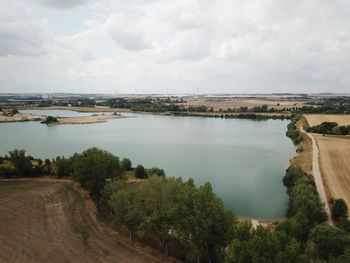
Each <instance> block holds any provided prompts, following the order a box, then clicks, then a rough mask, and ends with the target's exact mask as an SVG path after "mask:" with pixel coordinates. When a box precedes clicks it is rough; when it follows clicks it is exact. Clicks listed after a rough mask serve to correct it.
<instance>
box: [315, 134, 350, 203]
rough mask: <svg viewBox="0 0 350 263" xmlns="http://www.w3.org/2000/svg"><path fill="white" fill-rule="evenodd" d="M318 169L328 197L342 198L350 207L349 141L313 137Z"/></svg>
mask: <svg viewBox="0 0 350 263" xmlns="http://www.w3.org/2000/svg"><path fill="white" fill-rule="evenodd" d="M315 138H316V141H317V145H318V148H319V154H320V156H319V158H320V168H321V173H322V177H323V180H324V183H325V186H326V188H327V190H328V195H329V197H331V198H333V199H336V198H343V199H344V200H345V201H346V203H347V205H348V206H350V159H349V156H350V139H347V138H337V137H334V136H315Z"/></svg>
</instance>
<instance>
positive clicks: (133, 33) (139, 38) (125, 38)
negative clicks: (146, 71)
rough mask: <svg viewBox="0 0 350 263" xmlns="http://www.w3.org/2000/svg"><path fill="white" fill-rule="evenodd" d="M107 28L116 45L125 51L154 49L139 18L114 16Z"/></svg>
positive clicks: (110, 17)
mask: <svg viewBox="0 0 350 263" xmlns="http://www.w3.org/2000/svg"><path fill="white" fill-rule="evenodd" d="M106 26H107V29H108V32H109V33H110V35H111V37H112V38H113V40H114V41H115V43H116V44H117V45H120V46H121V47H123V48H125V49H130V50H142V49H148V48H151V47H152V45H151V42H150V41H149V40H148V39H147V38H146V36H145V33H144V30H143V26H142V24H141V23H140V22H139V21H138V19H137V17H127V16H123V15H117V14H112V15H110V16H109V18H108V19H107V22H106Z"/></svg>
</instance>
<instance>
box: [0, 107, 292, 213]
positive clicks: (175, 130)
mask: <svg viewBox="0 0 350 263" xmlns="http://www.w3.org/2000/svg"><path fill="white" fill-rule="evenodd" d="M64 114H72V113H71V112H68V113H67V112H65V113H64ZM74 114H75V115H74V116H77V115H76V114H78V115H80V114H82V115H85V114H88V115H89V114H91V113H74ZM50 115H52V114H50ZM82 115H81V116H82ZM66 116H67V115H66ZM71 116H72V115H71ZM287 124H288V121H281V120H268V121H252V120H239V119H215V118H201V117H180V116H177V117H174V116H158V115H142V114H140V115H137V117H135V118H125V119H115V120H110V121H108V122H106V123H96V124H88V125H77V124H75V125H53V126H47V125H43V124H40V123H39V122H21V123H2V124H0V138H1V139H0V145H1V147H0V154H1V155H4V154H6V153H7V151H9V150H12V149H14V148H21V149H26V150H27V152H28V153H29V154H31V155H33V156H35V157H40V158H46V157H56V156H57V155H65V156H70V155H71V154H73V153H75V152H79V151H82V150H85V149H87V148H89V147H93V146H96V147H100V148H103V149H106V150H108V151H111V152H112V153H114V154H116V155H118V156H120V157H128V158H130V159H131V160H132V161H133V165H137V164H139V163H140V164H143V165H144V166H145V167H153V166H158V167H161V168H164V169H165V171H166V174H167V175H168V176H181V177H182V178H183V179H188V178H194V180H195V182H196V183H197V184H203V183H204V182H206V181H209V182H210V183H211V184H212V186H213V189H214V191H215V192H216V193H217V194H218V195H219V196H220V197H221V198H222V199H223V201H224V205H225V207H226V208H230V209H233V210H234V212H235V213H236V214H237V215H239V216H249V217H255V218H264V219H272V218H279V217H282V216H284V214H285V210H286V206H287V195H286V189H285V188H284V186H283V184H282V177H283V175H284V172H285V169H286V168H287V164H288V160H289V159H290V158H292V156H293V155H294V153H295V149H294V147H293V145H292V142H291V141H290V140H289V139H288V138H287V137H286V136H285V131H286V125H287Z"/></svg>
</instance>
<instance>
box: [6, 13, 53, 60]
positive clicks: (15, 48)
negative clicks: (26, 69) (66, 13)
mask: <svg viewBox="0 0 350 263" xmlns="http://www.w3.org/2000/svg"><path fill="white" fill-rule="evenodd" d="M49 38H50V36H49V33H48V26H47V21H46V20H45V19H42V20H41V21H25V22H21V21H14V22H3V23H1V24H0V56H9V55H23V56H38V55H43V54H45V53H46V48H45V45H47V44H48V41H49Z"/></svg>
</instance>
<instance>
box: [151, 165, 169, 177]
mask: <svg viewBox="0 0 350 263" xmlns="http://www.w3.org/2000/svg"><path fill="white" fill-rule="evenodd" d="M147 174H148V175H149V176H152V175H156V176H162V177H164V176H165V171H164V170H163V169H160V168H158V167H152V168H150V169H147Z"/></svg>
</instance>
